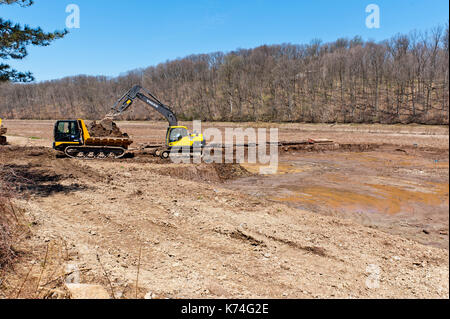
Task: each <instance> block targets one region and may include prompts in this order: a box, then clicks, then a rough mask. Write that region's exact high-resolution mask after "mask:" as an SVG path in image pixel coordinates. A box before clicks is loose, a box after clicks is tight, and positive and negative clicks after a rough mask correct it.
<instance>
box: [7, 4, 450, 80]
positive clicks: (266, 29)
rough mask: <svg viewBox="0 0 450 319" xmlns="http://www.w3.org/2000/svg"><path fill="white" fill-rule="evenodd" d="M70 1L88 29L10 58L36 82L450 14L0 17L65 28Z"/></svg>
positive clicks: (90, 9)
mask: <svg viewBox="0 0 450 319" xmlns="http://www.w3.org/2000/svg"><path fill="white" fill-rule="evenodd" d="M71 3H74V4H77V5H78V6H79V8H80V15H81V28H80V29H70V34H69V35H67V36H66V37H65V38H64V39H62V40H58V41H56V42H54V43H53V44H52V45H51V46H49V47H30V50H29V53H30V55H29V56H28V57H27V58H26V59H25V60H22V61H9V62H11V65H12V66H13V67H15V68H17V69H19V70H21V71H31V72H32V73H33V74H34V75H35V77H36V80H37V81H44V80H50V79H57V78H62V77H65V76H69V75H77V74H89V75H107V76H117V75H119V74H121V73H124V72H126V71H129V70H133V69H136V68H141V67H147V66H150V65H156V64H158V63H160V62H165V61H167V60H171V59H175V58H178V57H184V56H186V55H190V54H194V53H210V52H215V51H231V50H234V49H237V48H252V47H256V46H259V45H262V44H280V43H295V44H302V43H309V42H310V40H311V39H314V38H320V39H322V40H323V41H325V42H327V41H333V40H336V39H337V38H339V37H353V36H355V35H361V36H362V37H363V38H364V39H373V40H383V39H386V38H389V37H391V36H392V35H394V34H396V33H399V32H401V33H407V32H409V31H411V30H414V29H417V30H426V29H429V28H432V27H434V26H436V25H438V24H441V25H445V24H446V23H447V22H448V17H449V6H448V1H447V0H428V1H425V0H395V1H393V0H368V1H364V0H341V1H336V0H314V1H312V0H296V1H295V0H278V1H276V0H199V1H195V0H192V1H186V0H183V1H180V0H167V1H156V0H127V1H119V0H71V1H65V0H35V4H34V5H33V6H32V7H29V8H21V7H19V6H17V5H13V6H0V16H1V17H2V18H4V19H11V20H13V21H14V22H19V23H21V24H28V25H30V26H41V27H42V28H43V29H44V30H45V31H53V30H56V29H64V28H65V21H66V17H67V16H68V15H69V14H68V13H66V10H65V9H66V6H67V5H68V4H71ZM371 3H374V4H377V5H378V6H379V7H380V11H381V12H380V17H381V26H380V28H379V29H368V28H367V27H366V25H365V19H366V16H367V15H368V13H366V12H365V8H366V6H367V5H369V4H371Z"/></svg>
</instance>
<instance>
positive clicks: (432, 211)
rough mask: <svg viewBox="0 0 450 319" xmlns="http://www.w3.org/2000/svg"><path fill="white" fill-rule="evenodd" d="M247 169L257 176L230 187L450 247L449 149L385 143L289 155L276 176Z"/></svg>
mask: <svg viewBox="0 0 450 319" xmlns="http://www.w3.org/2000/svg"><path fill="white" fill-rule="evenodd" d="M243 167H244V168H245V169H247V170H248V171H250V172H252V173H254V174H255V175H253V176H251V177H246V178H240V179H237V180H234V181H229V182H228V183H227V187H230V188H233V189H240V190H242V191H244V192H246V193H248V194H251V195H255V196H262V197H265V198H268V199H271V200H273V201H277V202H282V203H286V204H288V205H290V206H294V207H297V208H301V209H306V210H310V211H313V212H316V213H320V214H326V215H338V216H342V217H344V218H349V219H352V220H357V221H358V222H361V223H363V224H365V225H368V226H371V227H375V228H380V229H382V230H385V231H387V232H389V233H395V234H398V235H401V236H404V237H406V238H409V239H413V240H416V241H419V242H421V243H424V244H428V245H432V246H438V247H444V248H447V249H448V245H449V243H448V240H449V238H448V228H449V227H448V220H449V195H448V194H449V181H448V176H449V161H448V153H446V152H445V151H439V150H431V151H430V150H415V149H406V150H405V149H398V148H395V147H382V148H380V149H377V150H376V151H368V152H321V153H297V154H296V153H290V154H287V155H282V156H281V157H280V162H279V166H278V171H277V172H276V174H272V175H262V174H260V168H261V165H258V164H243Z"/></svg>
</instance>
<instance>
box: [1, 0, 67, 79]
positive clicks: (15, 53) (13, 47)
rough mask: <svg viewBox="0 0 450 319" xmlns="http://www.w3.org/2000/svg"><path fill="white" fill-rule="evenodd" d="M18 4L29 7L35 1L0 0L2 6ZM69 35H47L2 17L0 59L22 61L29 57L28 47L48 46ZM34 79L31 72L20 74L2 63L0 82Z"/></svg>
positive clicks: (40, 30)
mask: <svg viewBox="0 0 450 319" xmlns="http://www.w3.org/2000/svg"><path fill="white" fill-rule="evenodd" d="M11 4H18V5H20V6H21V7H29V6H31V5H32V4H33V0H0V6H2V5H11ZM67 33H68V31H67V30H64V31H55V32H53V33H46V32H44V31H43V30H42V29H41V28H39V27H38V28H30V27H29V26H27V25H25V26H23V27H22V26H21V25H20V24H17V23H13V22H12V21H9V20H4V19H2V18H1V17H0V59H3V60H9V59H15V60H21V59H23V58H25V57H26V56H27V55H28V51H27V46H29V45H37V46H48V45H50V43H51V42H52V41H53V40H56V39H60V38H62V37H64V36H65V35H66V34H67ZM33 80H34V77H33V75H32V74H31V73H30V72H19V71H17V70H14V69H12V68H11V67H10V66H9V65H8V64H5V63H0V82H7V81H11V82H30V81H33Z"/></svg>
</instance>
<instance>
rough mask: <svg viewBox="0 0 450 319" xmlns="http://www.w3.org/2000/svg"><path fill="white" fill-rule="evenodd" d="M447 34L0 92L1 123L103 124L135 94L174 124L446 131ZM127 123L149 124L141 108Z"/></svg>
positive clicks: (270, 52)
mask: <svg viewBox="0 0 450 319" xmlns="http://www.w3.org/2000/svg"><path fill="white" fill-rule="evenodd" d="M448 63H449V30H448V25H447V26H446V27H445V28H442V27H436V28H434V29H432V30H429V31H427V32H411V33H409V34H407V35H403V34H399V35H396V36H394V37H392V38H391V39H388V40H386V41H382V42H378V43H375V42H372V41H363V40H362V39H361V38H360V37H355V38H353V39H338V40H337V41H335V42H333V43H321V41H319V40H314V41H312V42H311V43H310V44H307V45H292V44H282V45H271V46H261V47H257V48H254V49H248V50H247V49H239V50H236V51H233V52H229V53H222V52H216V53H211V54H200V55H192V56H188V57H185V58H181V59H177V60H174V61H168V62H166V63H162V64H159V65H157V66H154V67H148V68H146V69H141V70H135V71H131V72H129V73H127V74H126V75H123V76H119V77H116V78H107V77H103V76H98V77H92V76H74V77H69V78H64V79H61V80H55V81H48V82H42V83H34V84H12V83H5V84H2V85H1V86H0V116H2V117H4V118H22V119H57V118H75V117H81V118H86V119H98V118H102V117H103V116H104V115H105V114H106V113H107V112H108V110H109V108H110V107H111V106H112V104H113V103H114V102H115V100H116V99H117V98H118V97H119V96H120V95H122V94H123V93H124V92H125V91H126V90H128V89H129V88H131V87H132V86H133V85H134V84H140V85H142V86H143V87H145V88H147V89H149V90H150V91H151V92H153V93H154V94H155V95H156V96H157V97H158V98H159V99H160V100H161V101H162V102H163V103H165V104H167V105H169V106H171V107H172V108H173V109H174V111H175V112H176V113H177V115H178V117H179V119H201V120H217V121H225V120H227V121H228V120H232V121H301V122H344V123H350V122H354V123H372V122H381V123H399V122H402V123H426V124H448V118H449V67H448ZM138 104H140V106H137V107H135V108H133V110H132V111H130V112H129V113H127V115H126V117H125V118H126V119H158V118H159V115H158V114H157V113H156V112H149V111H147V110H146V109H145V107H144V106H142V103H136V105H138Z"/></svg>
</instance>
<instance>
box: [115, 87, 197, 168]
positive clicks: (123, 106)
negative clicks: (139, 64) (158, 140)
mask: <svg viewBox="0 0 450 319" xmlns="http://www.w3.org/2000/svg"><path fill="white" fill-rule="evenodd" d="M146 94H147V95H146ZM135 99H139V100H141V101H142V102H144V103H145V105H146V106H147V107H151V108H152V109H154V110H156V111H157V112H159V113H160V114H161V115H163V116H164V117H165V118H166V120H167V121H168V122H169V127H168V128H167V132H166V138H165V145H164V146H162V147H159V148H157V149H156V150H155V155H156V156H160V157H161V158H163V159H166V158H168V157H169V156H170V152H171V151H173V150H176V151H177V152H179V151H180V150H182V149H186V148H189V149H190V151H191V152H192V151H195V150H199V151H200V152H201V150H202V149H203V147H204V146H205V140H204V138H203V135H202V134H200V133H195V132H194V133H189V132H188V129H187V127H185V126H180V125H178V120H177V117H176V115H175V114H174V112H173V111H172V110H171V109H170V108H169V107H168V106H166V105H164V104H163V103H161V102H160V101H159V100H158V99H157V98H156V97H155V96H154V95H153V94H151V93H150V92H149V91H148V90H146V89H144V88H142V87H141V86H139V85H135V86H134V87H132V88H131V89H130V90H129V91H128V92H126V93H125V94H124V95H122V97H120V98H119V99H118V100H117V102H116V103H115V104H114V106H113V107H112V109H111V112H110V113H109V114H108V116H107V117H110V118H114V117H117V116H119V115H122V114H123V113H124V112H125V111H126V110H127V109H128V108H129V107H130V106H131V105H132V104H133V102H134V100H135Z"/></svg>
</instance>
